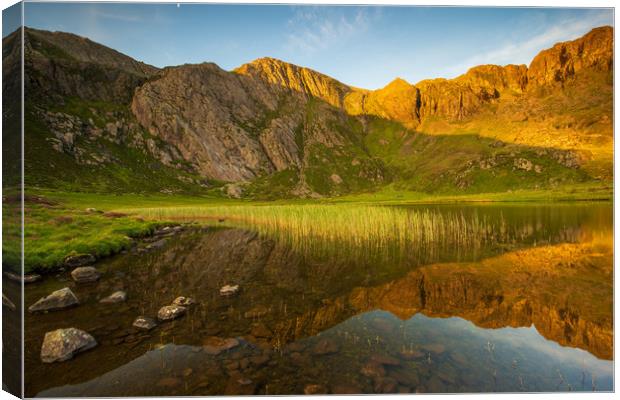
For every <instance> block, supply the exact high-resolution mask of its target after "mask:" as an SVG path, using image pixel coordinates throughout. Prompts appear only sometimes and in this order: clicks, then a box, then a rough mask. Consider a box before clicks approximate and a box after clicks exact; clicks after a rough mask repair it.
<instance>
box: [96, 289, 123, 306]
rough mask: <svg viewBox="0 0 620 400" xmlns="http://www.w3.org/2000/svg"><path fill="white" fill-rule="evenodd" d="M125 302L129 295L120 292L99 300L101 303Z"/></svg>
mask: <svg viewBox="0 0 620 400" xmlns="http://www.w3.org/2000/svg"><path fill="white" fill-rule="evenodd" d="M125 300H127V293H125V292H123V291H122V290H119V291H118V292H114V293H112V294H111V295H109V296H108V297H104V298H103V299H101V300H99V303H108V304H111V303H122V302H123V301H125Z"/></svg>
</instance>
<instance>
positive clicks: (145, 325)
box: [133, 316, 157, 331]
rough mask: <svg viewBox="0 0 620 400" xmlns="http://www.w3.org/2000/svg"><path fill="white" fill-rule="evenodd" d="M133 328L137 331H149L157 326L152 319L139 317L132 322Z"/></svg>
mask: <svg viewBox="0 0 620 400" xmlns="http://www.w3.org/2000/svg"><path fill="white" fill-rule="evenodd" d="M133 326H134V327H136V328H139V329H146V330H147V331H148V330H151V329H153V328H155V327H156V326H157V322H155V320H154V319H153V318H149V317H143V316H140V317H138V318H136V320H135V321H133Z"/></svg>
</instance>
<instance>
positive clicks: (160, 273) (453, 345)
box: [25, 206, 611, 397]
mask: <svg viewBox="0 0 620 400" xmlns="http://www.w3.org/2000/svg"><path fill="white" fill-rule="evenodd" d="M481 209H482V210H483V211H480V210H477V211H476V212H479V213H482V214H484V212H485V211H484V210H485V209H484V208H481ZM487 212H488V215H487V217H489V218H490V216H491V215H497V214H496V212H497V209H494V211H493V210H492V211H487ZM608 212H609V209H608V208H606V207H605V206H594V207H593V208H586V207H581V208H578V209H571V208H570V207H567V208H564V209H562V211H560V212H558V211H557V210H556V211H552V208H551V207H543V208H539V209H537V211H536V212H534V213H533V212H532V210H528V209H527V207H526V206H524V207H521V208H518V207H517V210H516V211H515V210H514V209H512V210H511V209H505V210H502V213H503V214H502V215H504V216H505V218H506V222H507V223H509V224H511V226H512V228H511V229H513V231H512V233H511V235H512V236H511V237H513V238H514V239H515V240H516V238H517V237H519V239H518V240H519V241H520V242H521V245H518V246H516V247H515V245H511V246H508V247H505V246H503V247H501V246H500V247H498V246H496V245H493V246H490V244H489V245H485V246H484V247H485V248H488V249H490V250H488V251H490V252H491V253H490V254H489V253H487V252H486V251H484V250H481V249H478V250H476V251H475V252H473V253H470V252H468V251H463V250H461V251H458V252H455V253H446V252H445V251H444V253H440V254H435V253H433V252H430V253H425V254H426V255H425V257H423V258H419V257H420V256H419V254H417V253H415V252H414V253H411V254H409V253H407V252H405V253H402V254H399V255H398V257H395V256H394V255H383V256H382V257H384V259H383V263H379V264H377V259H376V258H373V259H370V258H369V259H367V260H364V259H360V258H358V255H355V256H354V257H353V258H349V259H347V258H346V257H345V258H337V257H332V258H331V261H330V259H325V258H324V257H325V255H324V254H323V253H321V252H318V251H317V249H314V251H316V253H315V254H313V253H312V252H305V253H303V254H302V253H300V252H299V250H295V249H294V248H291V247H290V244H287V243H286V242H282V241H280V240H278V239H277V238H275V237H269V236H265V235H261V234H258V233H256V232H252V231H251V230H247V229H238V228H231V227H223V226H218V224H219V223H216V224H215V226H198V225H189V226H178V227H168V228H167V229H166V228H164V229H160V230H158V231H157V232H159V233H157V234H155V235H154V236H153V237H149V238H143V239H141V240H139V241H136V243H135V245H134V246H132V247H131V248H130V249H127V250H126V251H123V252H121V253H119V254H117V255H115V256H112V257H109V258H103V259H100V260H96V261H94V262H92V261H93V260H92V259H90V258H88V257H83V260H85V262H84V265H82V263H77V262H76V261H75V260H72V262H73V263H74V264H73V269H69V268H65V270H64V271H58V272H55V273H53V274H47V275H44V276H42V277H41V278H39V279H37V280H36V281H35V282H33V283H29V284H27V285H26V286H25V288H26V290H25V296H26V297H25V306H26V308H28V309H29V310H28V312H27V313H26V321H25V324H26V353H25V360H26V371H27V374H26V380H27V382H28V385H27V388H29V389H28V390H29V392H28V393H27V395H30V396H52V397H57V396H80V395H86V394H88V395H96V396H120V395H138V394H143V395H175V394H178V395H180V394H194V395H207V394H209V395H215V394H294V393H297V394H302V393H305V394H321V393H343V394H344V393H413V392H433V393H440V392H468V391H469V392H471V391H539V390H543V391H544V390H548V389H549V388H556V387H559V388H560V389H563V390H586V391H588V390H608V389H609V388H610V387H611V386H610V385H611V361H608V360H609V358H608V357H610V355H609V354H610V348H611V347H610V344H609V343H610V338H611V336H610V333H609V332H611V331H610V328H609V327H608V325H606V324H607V323H606V322H604V321H605V320H606V318H609V315H608V314H607V311H602V314H597V315H589V314H588V312H590V313H591V311H585V310H587V309H586V308H584V311H581V309H582V308H583V307H581V306H579V305H575V304H573V302H572V301H569V307H571V310H572V311H571V312H572V313H573V314H571V315H573V317H574V316H575V315H577V318H579V321H578V323H577V325H578V326H580V327H582V328H579V329H582V330H581V331H577V332H574V333H572V334H570V335H568V336H565V335H566V332H567V331H565V329H566V328H563V329H562V330H558V329H556V328H554V327H555V326H563V325H564V324H569V323H570V326H577V325H575V324H576V323H575V321H571V322H569V321H568V320H567V321H564V320H563V319H562V317H561V314H557V317H554V318H557V320H549V318H550V317H549V316H552V315H556V314H555V313H556V311H554V310H556V309H560V308H561V306H560V303H562V301H559V300H554V299H552V300H551V301H549V300H543V298H539V295H538V294H537V293H536V292H534V291H533V290H532V289H531V288H530V286H528V285H529V284H528V282H529V281H528V280H525V281H523V280H522V278H521V277H522V276H523V275H522V274H523V272H520V270H521V269H522V268H523V267H522V266H521V264H522V263H521V262H520V261H518V260H522V259H524V257H526V259H528V257H529V258H531V260H532V261H531V264H532V265H533V266H532V270H528V271H529V272H528V273H529V274H533V278H531V279H537V280H540V281H541V282H545V284H546V282H547V279H549V278H548V276H547V275H545V274H549V273H551V274H552V275H553V274H554V273H555V272H554V270H553V268H562V267H561V265H563V264H562V261H561V260H559V261H558V262H559V264H558V266H557V267H553V268H551V270H547V272H544V273H543V272H542V271H538V272H536V267H535V263H536V262H542V263H545V259H546V258H545V257H553V254H555V253H552V252H553V251H554V249H556V248H558V246H560V247H559V248H561V249H562V251H567V250H566V249H573V248H574V250H571V251H573V253H571V254H573V256H572V260H573V261H572V262H573V263H575V267H573V268H577V269H578V270H581V269H582V268H587V269H588V270H589V271H590V272H589V274H590V278H589V279H590V280H592V279H594V280H601V283H600V284H598V285H599V286H598V287H599V290H600V285H601V284H602V285H603V286H602V287H606V283H604V282H605V281H606V279H608V278H606V276H607V275H606V273H604V271H603V270H604V269H605V268H603V270H601V268H602V267H604V266H605V265H607V263H609V262H610V261H609V260H610V259H607V258H606V256H601V255H600V254H601V253H600V249H598V248H597V249H598V250H597V251H594V250H588V249H590V247H588V246H591V244H590V242H592V240H593V239H592V237H593V236H592V235H593V234H592V233H589V232H595V233H594V236H595V237H596V235H597V234H596V232H597V231H598V232H599V233H600V232H605V231H601V230H600V229H601V228H600V226H598V225H597V224H598V223H599V222H600V221H601V220H604V218H605V216H606V215H607V213H608ZM535 226H538V228H537V229H533V228H532V227H535ZM605 235H606V234H604V237H606V236H605ZM510 240H512V239H510ZM153 244H158V245H156V246H153ZM317 245H319V244H317ZM321 245H323V244H321ZM489 246H490V247H489ZM567 246H568V247H567ZM584 246H585V247H584ZM330 251H331V250H330ZM550 252H551V253H550ZM575 252H576V253H575ZM582 253H583V254H584V257H586V259H587V260H589V261H587V262H588V264H583V265H582V264H581V263H580V262H579V259H580V258H579V257H577V256H575V254H582ZM416 254H417V255H416ZM429 254H430V256H429ZM513 254H514V256H513ZM597 254H599V255H597ZM416 257H418V258H416ZM429 257H430V258H429ZM591 257H599V259H597V260H599V261H597V263H595V264H592V261H591ZM601 257H602V258H601ZM416 260H417V261H416ZM584 260H585V259H584ZM584 262H585V261H584ZM494 263H498V264H499V265H503V266H504V267H503V268H505V269H506V270H505V271H504V272H503V274H505V275H506V278H499V277H498V276H497V275H496V272H497V271H494V270H495V269H496V267H494V268H491V267H488V264H490V265H495V264H494ZM77 264H80V265H79V266H76V265H77ZM588 265H589V266H588ZM85 268H86V270H84V269H85ZM592 268H594V270H592ZM76 270H77V271H78V272H79V273H76ZM437 271H439V272H437ZM441 271H444V273H441ZM447 271H450V272H447ZM504 279H505V281H504ZM553 283H554V284H555V285H558V284H560V285H563V287H564V289H566V290H567V291H575V290H577V291H579V290H581V291H590V292H591V290H590V289H589V287H588V285H591V284H592V283H591V282H589V283H586V282H583V283H581V281H577V282H574V281H572V282H570V283H568V282H564V281H554V282H553ZM459 293H462V294H459ZM465 293H469V294H467V295H465ZM516 293H520V294H519V295H518V296H517V297H522V296H525V298H526V301H527V304H528V306H527V307H529V309H531V310H532V311H531V312H530V314H522V313H521V311H519V309H520V308H519V306H518V304H519V303H518V301H517V300H516V298H515V300H513V298H514V296H515V294H516ZM464 295H465V296H466V297H462V298H461V297H459V296H464ZM446 296H447V297H446ZM458 298H461V300H457V299H458ZM499 298H503V299H504V300H503V301H501V302H500V301H499V300H493V299H499ZM556 301H559V303H557V304H556ZM584 301H585V302H586V303H588V304H590V308H592V307H594V308H597V309H601V310H605V309H606V307H607V306H603V305H602V304H599V303H596V302H594V303H592V301H593V300H591V299H590V300H589V299H585V300H584ZM460 303H462V304H460ZM459 304H460V305H459ZM562 306H565V304H564V305H562ZM556 307H560V308H556ZM601 307H602V308H601ZM484 308H488V311H483V309H484ZM545 310H547V311H545ZM584 313H585V314H584ZM485 314H487V315H489V316H487V317H483V315H485ZM528 315H529V317H528ZM511 321H519V322H511ZM566 326H568V325H566ZM489 328H493V329H489ZM585 336H587V337H589V338H590V339H589V341H588V342H581V341H580V340H579V338H580V337H585ZM52 371H53V374H52V373H51V372H52ZM293 377H296V378H294V379H293ZM569 388H570V389H569Z"/></svg>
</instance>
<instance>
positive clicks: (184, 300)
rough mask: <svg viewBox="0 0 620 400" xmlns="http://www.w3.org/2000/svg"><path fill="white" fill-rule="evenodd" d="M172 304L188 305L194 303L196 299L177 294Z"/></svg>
mask: <svg viewBox="0 0 620 400" xmlns="http://www.w3.org/2000/svg"><path fill="white" fill-rule="evenodd" d="M172 304H173V305H175V306H183V307H189V306H191V305H194V304H196V301H195V300H194V299H192V298H191V297H184V296H179V297H177V298H176V299H174V301H173V302H172Z"/></svg>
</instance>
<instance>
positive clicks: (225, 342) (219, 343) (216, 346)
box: [202, 336, 239, 355]
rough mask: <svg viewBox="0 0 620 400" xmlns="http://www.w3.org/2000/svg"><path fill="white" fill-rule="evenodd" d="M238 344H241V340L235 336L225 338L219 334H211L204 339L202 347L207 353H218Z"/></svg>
mask: <svg viewBox="0 0 620 400" xmlns="http://www.w3.org/2000/svg"><path fill="white" fill-rule="evenodd" d="M237 346H239V341H238V340H237V339H235V338H227V339H224V338H220V337H217V336H211V337H208V338H206V339H205V340H204V342H203V345H202V348H203V349H204V351H205V352H206V353H207V354H211V355H217V354H220V353H221V352H223V351H226V350H230V349H232V348H235V347H237Z"/></svg>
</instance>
